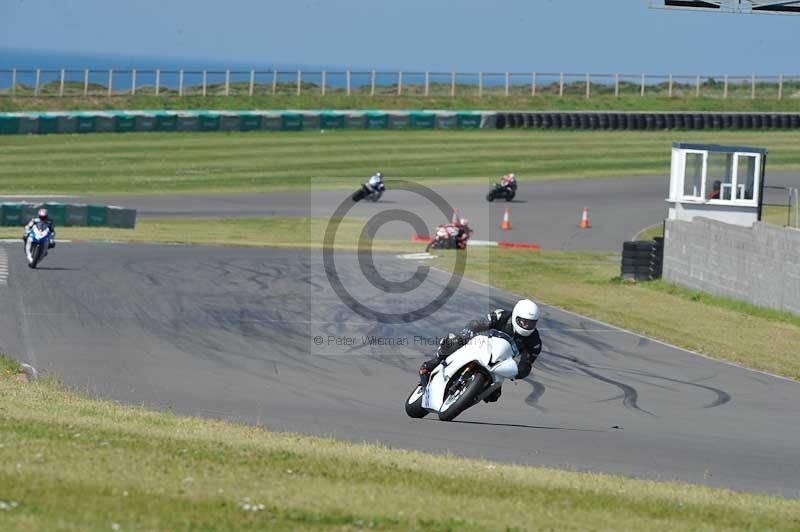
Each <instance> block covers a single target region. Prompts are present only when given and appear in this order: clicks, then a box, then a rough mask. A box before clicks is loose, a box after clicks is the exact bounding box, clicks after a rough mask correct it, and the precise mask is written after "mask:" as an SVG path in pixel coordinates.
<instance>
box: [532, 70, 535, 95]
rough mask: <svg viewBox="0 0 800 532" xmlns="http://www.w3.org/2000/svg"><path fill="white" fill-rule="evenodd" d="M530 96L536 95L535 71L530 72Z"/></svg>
mask: <svg viewBox="0 0 800 532" xmlns="http://www.w3.org/2000/svg"><path fill="white" fill-rule="evenodd" d="M531 97H532V98H535V97H536V72H531Z"/></svg>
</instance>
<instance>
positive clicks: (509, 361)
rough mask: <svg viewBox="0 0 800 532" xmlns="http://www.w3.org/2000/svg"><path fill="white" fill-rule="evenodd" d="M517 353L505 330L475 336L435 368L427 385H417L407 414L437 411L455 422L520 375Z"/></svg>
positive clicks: (490, 399)
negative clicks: (509, 380)
mask: <svg viewBox="0 0 800 532" xmlns="http://www.w3.org/2000/svg"><path fill="white" fill-rule="evenodd" d="M515 356H516V357H518V356H519V350H518V349H517V346H516V344H515V343H514V340H513V339H512V338H511V337H510V336H509V335H508V334H506V333H504V332H502V331H495V330H491V331H489V333H488V335H486V336H484V335H478V336H476V337H474V338H473V339H472V340H470V342H469V343H468V344H467V345H465V346H464V347H462V348H461V349H459V350H458V351H456V352H454V353H453V354H452V355H450V356H449V357H447V359H445V360H444V361H443V362H442V363H441V364H439V365H438V366H436V367H435V368H434V369H433V371H431V373H430V377H429V379H428V384H427V386H425V387H424V388H423V387H422V385H419V384H418V385H417V387H416V388H414V390H413V391H412V392H411V395H409V396H408V399H406V404H405V407H406V414H408V416H409V417H413V418H422V417H425V416H426V415H428V413H435V414H437V415H438V416H439V419H440V420H442V421H452V420H453V419H455V417H456V416H458V415H459V414H460V413H461V412H463V411H464V410H466V409H467V408H470V407H471V406H473V405H475V404H477V403H479V402H480V401H481V400H482V399H486V400H487V402H490V401H492V398H491V397H490V396H491V395H492V394H494V393H495V392H497V390H498V389H499V388H500V387H501V386H502V385H503V382H504V381H505V380H506V379H513V378H514V377H515V376H516V375H517V371H518V367H517V362H516V360H515V359H514V357H515Z"/></svg>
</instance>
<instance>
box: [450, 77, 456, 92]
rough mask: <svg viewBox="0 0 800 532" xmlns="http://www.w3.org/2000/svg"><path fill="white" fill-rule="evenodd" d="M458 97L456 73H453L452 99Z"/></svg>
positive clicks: (451, 79) (451, 82)
mask: <svg viewBox="0 0 800 532" xmlns="http://www.w3.org/2000/svg"><path fill="white" fill-rule="evenodd" d="M455 96H456V73H455V72H453V74H452V77H451V78H450V97H451V98H455Z"/></svg>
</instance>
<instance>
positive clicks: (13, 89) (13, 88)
mask: <svg viewBox="0 0 800 532" xmlns="http://www.w3.org/2000/svg"><path fill="white" fill-rule="evenodd" d="M16 95H17V69H16V68H12V69H11V97H12V98H13V97H14V96H16Z"/></svg>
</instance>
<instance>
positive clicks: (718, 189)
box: [706, 152, 734, 200]
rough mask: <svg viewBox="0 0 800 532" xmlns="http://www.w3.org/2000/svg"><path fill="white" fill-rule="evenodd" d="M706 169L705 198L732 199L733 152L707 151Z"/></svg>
mask: <svg viewBox="0 0 800 532" xmlns="http://www.w3.org/2000/svg"><path fill="white" fill-rule="evenodd" d="M707 164H708V167H707V169H706V199H710V200H732V199H733V196H734V194H733V154H732V153H719V152H716V153H715V152H709V154H708V163H707Z"/></svg>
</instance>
